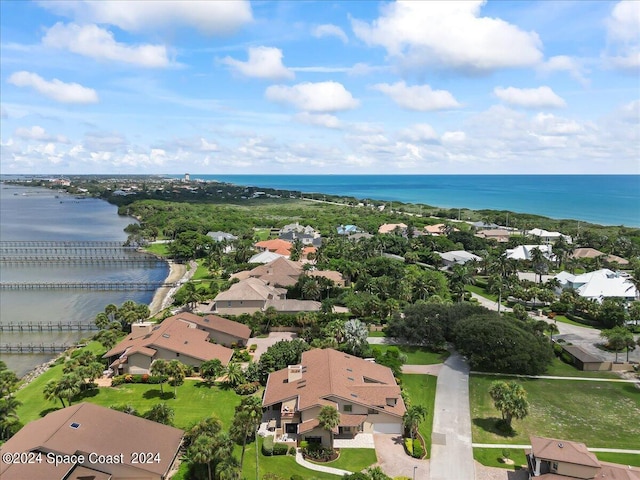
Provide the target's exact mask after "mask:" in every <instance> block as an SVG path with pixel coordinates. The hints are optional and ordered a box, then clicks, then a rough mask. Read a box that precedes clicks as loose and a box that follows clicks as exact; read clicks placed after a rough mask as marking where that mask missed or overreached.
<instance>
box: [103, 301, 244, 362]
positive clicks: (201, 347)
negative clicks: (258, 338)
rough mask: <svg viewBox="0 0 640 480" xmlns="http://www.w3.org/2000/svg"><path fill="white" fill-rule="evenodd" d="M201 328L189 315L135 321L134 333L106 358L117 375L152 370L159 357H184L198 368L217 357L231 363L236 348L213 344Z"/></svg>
mask: <svg viewBox="0 0 640 480" xmlns="http://www.w3.org/2000/svg"><path fill="white" fill-rule="evenodd" d="M194 316H195V317H197V315H194ZM197 327H198V325H197V323H196V322H195V321H194V320H193V317H187V316H186V315H185V314H179V315H174V316H173V317H169V318H166V319H165V320H164V321H163V322H162V323H152V322H140V323H134V324H132V325H131V333H130V334H129V335H127V336H126V337H125V338H124V339H123V340H122V341H120V342H118V344H117V345H115V346H114V347H113V348H112V349H111V350H109V351H108V352H107V353H105V354H104V355H103V356H102V358H105V359H108V360H109V366H110V368H112V369H113V370H114V371H115V372H117V373H116V374H124V373H131V374H145V373H149V372H150V369H151V364H152V363H153V362H154V361H155V360H158V359H162V360H167V361H170V360H180V362H182V363H184V364H186V365H192V366H194V367H196V368H198V367H200V365H202V363H204V362H206V361H207V360H214V359H217V360H220V362H221V363H222V364H223V365H227V364H228V363H229V361H230V360H231V357H232V356H233V350H231V349H230V348H226V347H223V346H222V345H216V344H215V343H211V342H210V341H209V340H210V337H209V333H208V332H207V331H205V329H203V328H197Z"/></svg>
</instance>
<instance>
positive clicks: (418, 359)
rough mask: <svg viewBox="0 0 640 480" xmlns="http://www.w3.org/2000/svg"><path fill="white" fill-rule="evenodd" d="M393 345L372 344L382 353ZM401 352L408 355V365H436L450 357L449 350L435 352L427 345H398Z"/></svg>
mask: <svg viewBox="0 0 640 480" xmlns="http://www.w3.org/2000/svg"><path fill="white" fill-rule="evenodd" d="M390 346H391V345H372V347H373V348H378V349H380V351H381V352H382V353H384V352H386V351H387V350H388V349H389V347H390ZM396 346H397V347H398V349H400V352H401V353H404V354H405V355H406V356H407V361H406V363H407V365H436V364H438V363H443V362H444V361H445V360H446V359H447V358H448V357H449V352H447V351H444V352H433V351H431V350H429V349H427V348H425V347H417V346H410V345H396Z"/></svg>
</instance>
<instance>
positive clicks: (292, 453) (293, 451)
mask: <svg viewBox="0 0 640 480" xmlns="http://www.w3.org/2000/svg"><path fill="white" fill-rule="evenodd" d="M295 454H296V447H290V448H289V455H295ZM295 476H296V475H294V477H295ZM291 480H293V477H291Z"/></svg>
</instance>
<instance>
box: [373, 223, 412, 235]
mask: <svg viewBox="0 0 640 480" xmlns="http://www.w3.org/2000/svg"><path fill="white" fill-rule="evenodd" d="M396 228H399V229H400V230H401V231H402V233H403V234H404V232H406V230H407V226H406V225H405V224H404V223H384V224H382V225H380V227H379V228H378V233H383V234H386V233H392V232H393V231H395V229H396Z"/></svg>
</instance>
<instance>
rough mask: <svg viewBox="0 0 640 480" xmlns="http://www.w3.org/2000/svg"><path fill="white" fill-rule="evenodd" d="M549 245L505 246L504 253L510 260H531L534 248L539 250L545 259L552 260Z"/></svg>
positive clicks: (553, 257) (552, 256)
mask: <svg viewBox="0 0 640 480" xmlns="http://www.w3.org/2000/svg"><path fill="white" fill-rule="evenodd" d="M551 248H552V246H551V245H518V246H517V247H515V248H507V250H506V251H505V255H506V256H507V258H509V259H511V260H531V258H532V253H533V251H534V250H540V252H541V253H542V255H543V256H544V257H545V258H546V259H547V260H554V259H555V256H554V255H553V253H552V251H551Z"/></svg>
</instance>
